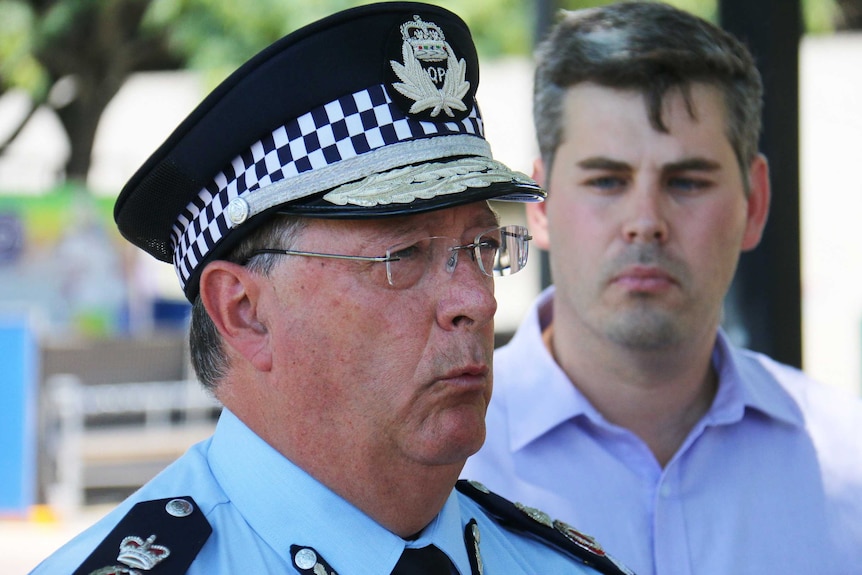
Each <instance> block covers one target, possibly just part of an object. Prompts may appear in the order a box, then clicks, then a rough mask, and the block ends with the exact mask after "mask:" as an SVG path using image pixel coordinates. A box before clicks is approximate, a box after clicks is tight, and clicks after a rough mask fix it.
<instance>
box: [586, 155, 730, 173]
mask: <svg viewBox="0 0 862 575" xmlns="http://www.w3.org/2000/svg"><path fill="white" fill-rule="evenodd" d="M577 165H578V167H580V168H582V169H585V170H608V171H612V172H622V171H628V170H631V169H632V167H631V165H630V164H629V163H627V162H623V161H620V160H613V159H611V158H608V157H605V156H595V157H592V158H585V159H583V160H581V161H580V162H578V164H577ZM720 169H721V164H719V163H718V162H716V161H714V160H709V159H707V158H702V157H692V158H683V159H682V160H679V161H676V162H669V163H667V164H664V165H663V166H662V171H665V172H685V171H689V170H692V171H701V172H714V171H717V170H720Z"/></svg>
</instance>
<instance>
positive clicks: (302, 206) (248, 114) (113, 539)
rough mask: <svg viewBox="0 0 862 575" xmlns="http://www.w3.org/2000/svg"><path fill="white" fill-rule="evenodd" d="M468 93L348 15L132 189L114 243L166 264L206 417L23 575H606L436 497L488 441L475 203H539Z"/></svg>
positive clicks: (570, 552) (506, 234) (180, 138)
mask: <svg viewBox="0 0 862 575" xmlns="http://www.w3.org/2000/svg"><path fill="white" fill-rule="evenodd" d="M478 79H479V70H478V63H477V56H476V52H475V48H474V46H473V44H472V40H471V37H470V34H469V31H468V29H467V27H466V25H465V24H464V23H463V22H462V21H461V20H460V19H459V18H458V17H457V16H455V15H454V14H452V13H450V12H448V11H446V10H443V9H441V8H438V7H434V6H429V5H424V4H414V3H391V4H390V3H386V4H377V5H368V6H363V7H360V8H356V9H352V10H348V11H345V12H341V13H339V14H336V15H334V16H331V17H329V18H326V19H324V20H321V21H319V22H317V23H314V24H312V25H310V26H307V27H305V28H303V29H301V30H299V31H297V32H295V33H293V34H291V35H289V36H287V37H285V38H283V39H282V40H280V41H279V42H277V43H275V44H274V45H272V46H270V47H269V48H267V49H266V50H264V51H263V52H261V53H260V54H258V55H257V56H256V57H254V58H252V59H251V60H250V61H249V62H247V63H246V64H244V65H243V66H242V67H241V68H239V70H237V71H236V72H235V73H234V74H233V75H231V76H230V77H229V78H228V79H227V80H226V81H225V82H224V83H223V84H222V85H220V86H219V87H218V88H217V89H216V90H215V91H214V92H213V93H212V94H211V95H209V96H208V97H207V98H206V99H205V100H204V101H203V102H202V103H201V105H200V106H199V107H198V108H197V109H196V110H194V111H193V112H192V113H191V115H190V116H189V117H188V118H187V119H186V120H185V121H184V122H183V123H182V124H181V125H180V126H179V127H178V128H177V130H176V131H175V132H174V133H173V134H172V135H171V136H170V137H169V138H168V140H167V141H166V142H165V143H164V144H163V145H162V146H161V147H160V148H159V149H158V150H157V151H156V152H155V153H154V154H153V156H152V157H151V158H150V159H149V160H148V161H147V162H146V163H145V164H144V166H143V167H142V168H141V169H140V170H139V171H138V172H137V173H136V174H135V175H134V176H133V177H132V178H131V180H130V181H129V183H128V184H127V185H126V186H125V187H124V189H123V190H122V192H121V193H120V195H119V197H118V199H117V203H116V207H115V212H114V215H115V219H116V221H117V224H118V226H119V229H120V231H121V232H122V234H123V235H124V236H125V237H126V238H127V239H128V240H129V241H131V242H132V243H133V244H135V245H137V246H139V247H141V248H142V249H144V250H145V251H147V252H149V253H150V254H152V255H153V256H155V257H156V258H158V259H160V260H164V261H166V262H172V263H173V265H174V267H175V269H176V273H177V276H178V277H179V280H180V283H181V285H182V287H183V290H184V292H185V294H186V296H187V297H188V299H189V301H190V302H192V304H193V310H192V320H191V327H190V331H191V333H190V340H191V353H192V363H193V365H194V367H195V370H196V372H197V375H198V378H199V379H200V381H201V383H202V384H203V385H204V386H205V387H207V388H208V389H209V390H210V391H211V392H212V393H213V394H214V395H215V397H217V398H218V399H219V400H220V402H221V403H222V404H223V406H224V409H223V412H222V415H221V418H220V420H219V423H218V425H217V428H216V431H215V433H214V435H213V437H211V438H210V439H209V440H207V441H204V442H203V443H201V444H199V445H197V446H195V447H193V448H192V449H191V450H190V451H189V452H188V453H187V454H186V455H184V456H183V457H182V458H180V459H179V460H178V461H176V462H175V463H174V464H173V465H172V466H170V467H169V468H168V469H166V470H165V471H164V472H163V473H162V474H161V475H159V476H158V477H156V478H155V479H154V480H152V481H151V482H150V483H148V484H147V485H145V486H144V487H143V488H142V489H141V490H140V491H138V492H137V493H136V494H134V495H133V496H132V497H131V498H130V499H128V500H127V501H125V502H124V503H122V504H121V505H120V506H119V507H118V508H117V509H116V510H114V511H113V512H112V513H110V514H109V515H108V516H107V517H106V518H105V519H104V520H102V521H101V522H99V523H97V524H96V525H95V526H94V527H92V528H91V529H89V530H88V531H86V532H84V533H83V534H82V535H81V536H79V537H78V538H77V539H75V540H73V541H72V542H70V543H69V544H67V545H66V546H65V547H63V548H62V549H61V550H59V551H58V552H57V553H56V554H55V555H53V556H51V557H50V558H49V559H47V560H46V561H45V562H43V563H42V565H40V566H39V567H38V568H37V569H36V571H35V573H39V574H47V573H69V572H75V573H79V574H85V575H89V574H94V573H99V574H107V573H142V572H144V571H148V572H152V573H154V574H165V573H183V572H188V573H201V574H203V573H206V574H207V575H212V574H214V573H293V572H296V573H309V574H312V573H313V574H315V575H320V574H334V573H368V574H372V573H374V574H386V575H388V574H390V573H424V572H426V571H422V570H421V569H438V570H437V571H427V572H429V573H430V572H436V573H445V574H447V575H450V574H452V573H459V574H460V575H468V574H476V573H483V572H484V573H487V574H489V575H493V574H505V575H512V574H517V573H537V572H542V573H588V572H595V571H601V572H605V573H621V572H626V571H625V570H624V568H622V567H620V566H618V565H617V564H616V563H615V561H614V560H613V559H612V558H611V557H610V556H609V555H607V554H606V552H605V551H604V550H603V549H602V548H601V546H600V545H599V544H598V543H596V542H595V541H594V540H593V539H592V538H590V537H589V536H586V535H583V534H581V533H579V532H578V531H577V530H575V529H574V528H573V527H571V526H569V525H566V524H564V523H561V522H559V521H555V520H554V519H553V518H552V517H550V516H548V515H547V514H545V513H543V512H542V511H539V510H537V509H532V508H529V507H525V506H523V505H518V504H514V503H510V502H509V501H507V500H504V499H502V498H499V497H497V496H495V495H494V494H493V493H490V492H488V491H487V490H486V489H484V488H483V487H482V486H481V485H479V484H475V483H468V482H463V481H462V482H457V480H458V475H459V472H460V471H461V468H462V466H463V464H464V461H465V460H466V458H467V457H468V456H469V455H470V454H472V453H474V452H475V451H476V450H477V449H479V447H480V446H481V444H482V442H483V440H484V437H485V424H484V416H485V410H486V407H487V404H488V401H489V398H490V394H491V356H492V348H493V316H494V312H495V309H496V302H495V300H494V293H493V292H494V289H493V288H494V283H493V282H494V279H493V276H495V275H507V274H510V273H515V272H517V271H518V270H519V269H520V268H521V267H522V266H523V265H524V264H525V263H526V258H527V248H528V245H529V244H528V242H529V239H530V238H529V236H528V234H527V231H526V230H525V229H524V228H522V227H520V226H512V225H510V226H501V223H500V221H499V219H498V216H497V214H496V213H495V211H494V210H493V209H492V208H491V206H490V204H489V202H488V200H491V199H500V200H514V201H539V200H541V199H542V198H543V196H544V192H543V191H542V190H541V189H540V188H539V187H538V186H537V185H536V184H535V183H534V182H533V181H532V180H530V179H529V178H527V177H526V176H524V175H522V174H518V173H515V172H512V171H511V170H509V169H508V168H507V167H506V166H504V165H502V164H500V163H498V162H496V161H494V160H493V159H492V157H491V154H490V151H489V148H488V144H487V142H486V141H485V139H484V137H483V132H482V119H481V117H480V115H479V110H478V108H477V106H476V102H475V92H476V88H477V85H478ZM456 482H457V488H456ZM417 557H418V559H417ZM411 561H412V562H414V563H411Z"/></svg>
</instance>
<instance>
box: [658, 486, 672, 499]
mask: <svg viewBox="0 0 862 575" xmlns="http://www.w3.org/2000/svg"><path fill="white" fill-rule="evenodd" d="M658 492H659V495H661V496H662V497H664V498H665V499H667V498H668V497H670V496H671V495H673V489H671V487H670V485H667V484H663V485H662V486H661V487H660V488H659V491H658Z"/></svg>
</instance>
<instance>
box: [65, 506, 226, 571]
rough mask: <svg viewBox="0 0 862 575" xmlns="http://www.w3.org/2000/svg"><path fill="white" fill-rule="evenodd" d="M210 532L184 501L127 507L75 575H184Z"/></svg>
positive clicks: (196, 509) (196, 510)
mask: <svg viewBox="0 0 862 575" xmlns="http://www.w3.org/2000/svg"><path fill="white" fill-rule="evenodd" d="M210 533H212V527H211V526H210V524H209V521H207V519H206V517H204V514H203V512H202V511H201V510H200V509H199V508H198V506H197V504H196V503H195V500H194V499H192V498H191V497H188V496H183V497H170V498H167V499H156V500H153V501H142V502H140V503H138V504H136V505H135V506H134V507H132V508H131V509H130V510H129V512H128V513H127V514H126V515H125V516H124V517H123V518H122V519H121V520H120V522H119V523H117V525H116V526H115V527H114V529H113V530H112V531H111V532H110V533H109V534H108V536H107V537H105V538H104V539H103V540H102V542H101V543H100V544H99V546H98V547H96V549H95V550H94V551H93V552H92V553H90V556H89V557H87V559H85V560H84V562H83V563H81V566H80V567H78V569H77V570H76V571H75V573H74V575H114V574H117V575H120V574H126V573H137V572H139V571H136V570H142V571H147V572H152V573H153V575H179V574H181V573H185V572H186V571H188V568H189V566H190V565H191V564H192V561H194V560H195V557H197V554H198V552H199V551H200V550H201V547H203V545H204V543H205V542H206V540H207V538H208V537H209V536H210Z"/></svg>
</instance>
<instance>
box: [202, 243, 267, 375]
mask: <svg viewBox="0 0 862 575" xmlns="http://www.w3.org/2000/svg"><path fill="white" fill-rule="evenodd" d="M265 281H266V278H265V277H264V276H262V275H260V274H255V273H253V272H251V271H250V270H249V269H248V268H246V267H245V266H241V265H239V264H235V263H232V262H229V261H225V260H215V261H212V262H210V263H208V264H207V265H206V267H205V268H204V270H203V273H201V279H200V297H201V302H202V303H203V305H204V307H205V308H206V310H207V313H208V314H209V316H210V318H211V319H212V322H213V324H214V325H215V327H216V329H218V331H219V333H220V334H221V336H222V339H223V340H224V342H225V344H226V345H227V346H228V347H230V348H232V349H233V350H235V351H236V352H237V353H238V354H239V355H241V356H243V357H244V358H246V359H247V360H248V361H249V362H251V363H252V364H253V365H254V367H255V368H257V369H259V370H263V371H267V370H269V369H270V368H271V365H272V363H271V361H272V356H271V354H270V353H268V345H269V330H268V329H267V327H266V322H265V320H264V318H263V317H262V316H261V313H260V312H261V305H260V303H261V294H262V293H263V290H262V287H263V283H264V282H265Z"/></svg>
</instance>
